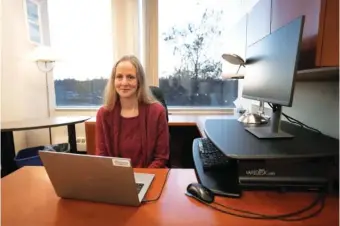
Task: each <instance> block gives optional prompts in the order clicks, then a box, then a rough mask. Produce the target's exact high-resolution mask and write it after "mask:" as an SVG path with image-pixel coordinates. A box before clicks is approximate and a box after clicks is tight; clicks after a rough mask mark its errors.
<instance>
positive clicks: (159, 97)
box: [149, 86, 171, 168]
mask: <svg viewBox="0 0 340 226" xmlns="http://www.w3.org/2000/svg"><path fill="white" fill-rule="evenodd" d="M149 88H150V91H151V93H152V95H153V96H154V97H155V98H156V99H157V100H158V101H159V102H160V103H161V104H162V105H163V107H164V108H165V111H166V120H167V122H169V116H168V106H167V105H166V102H165V99H164V95H163V92H162V90H161V89H160V88H159V87H157V86H149ZM169 132H170V131H169ZM170 140H171V137H170V135H169V145H170V144H171V142H170ZM170 159H171V148H170V153H169V161H168V164H167V167H168V168H171V162H170Z"/></svg>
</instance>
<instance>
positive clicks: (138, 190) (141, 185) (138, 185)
mask: <svg viewBox="0 0 340 226" xmlns="http://www.w3.org/2000/svg"><path fill="white" fill-rule="evenodd" d="M143 186H144V184H140V183H136V187H137V193H138V194H139V192H140V191H141V190H142V188H143Z"/></svg>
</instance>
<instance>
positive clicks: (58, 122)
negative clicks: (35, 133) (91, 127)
mask: <svg viewBox="0 0 340 226" xmlns="http://www.w3.org/2000/svg"><path fill="white" fill-rule="evenodd" d="M89 118H90V117H83V116H68V117H61V116H60V117H49V118H35V119H26V120H20V121H7V122H6V121H5V122H1V142H2V143H1V165H2V169H1V177H3V176H6V175H7V174H9V173H11V172H13V171H14V170H16V169H17V166H16V164H15V162H14V157H15V147H14V137H13V132H14V131H22V130H32V129H44V128H51V127H57V126H67V130H68V142H69V144H70V147H71V152H77V143H76V127H75V124H77V123H82V122H84V121H86V120H88V119H89Z"/></svg>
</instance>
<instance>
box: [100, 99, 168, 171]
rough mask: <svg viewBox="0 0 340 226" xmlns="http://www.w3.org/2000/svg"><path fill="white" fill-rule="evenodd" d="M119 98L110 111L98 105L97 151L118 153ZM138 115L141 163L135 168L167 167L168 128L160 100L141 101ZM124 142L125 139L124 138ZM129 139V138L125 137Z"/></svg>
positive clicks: (109, 154)
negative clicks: (145, 102)
mask: <svg viewBox="0 0 340 226" xmlns="http://www.w3.org/2000/svg"><path fill="white" fill-rule="evenodd" d="M120 111H121V106H120V102H119V101H117V102H116V105H115V107H114V109H113V110H112V111H109V110H107V109H105V108H104V107H101V108H100V109H99V110H98V112H97V118H96V155H102V156H113V157H118V142H116V141H117V140H118V137H119V136H118V134H119V128H120V120H119V118H120ZM139 116H140V117H139V119H140V122H141V123H140V125H141V131H145V133H142V151H143V153H142V158H143V161H141V162H142V165H140V166H136V167H137V168H147V167H148V168H161V167H166V163H167V161H168V159H169V128H168V122H167V120H166V111H165V109H164V107H163V106H162V105H161V104H159V103H153V104H140V105H139ZM123 142H124V141H123ZM125 142H128V141H125Z"/></svg>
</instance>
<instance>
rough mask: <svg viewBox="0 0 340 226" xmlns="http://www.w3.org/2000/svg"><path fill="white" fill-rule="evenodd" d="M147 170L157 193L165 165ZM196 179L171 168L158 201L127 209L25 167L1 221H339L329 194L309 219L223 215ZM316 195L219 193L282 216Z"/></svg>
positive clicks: (8, 190)
mask: <svg viewBox="0 0 340 226" xmlns="http://www.w3.org/2000/svg"><path fill="white" fill-rule="evenodd" d="M145 171H147V172H152V173H156V179H155V181H154V182H155V183H154V184H152V186H151V188H150V190H149V192H148V194H147V196H152V195H153V194H154V193H155V192H157V191H158V190H159V188H160V186H161V184H160V183H157V177H158V174H159V173H160V174H162V173H164V169H156V170H153V171H149V170H148V169H144V172H145ZM191 182H196V177H195V172H194V170H192V169H172V170H171V172H170V174H169V178H168V181H167V183H166V185H165V187H164V190H163V193H162V196H161V197H160V199H159V200H158V201H157V202H153V203H146V204H143V205H142V206H140V207H125V206H117V205H108V204H102V203H92V202H85V201H76V200H64V199H60V198H59V197H57V196H56V194H55V192H54V190H53V187H52V184H51V182H50V180H49V178H48V176H47V175H46V171H45V169H44V168H43V167H24V168H21V169H19V170H17V171H16V172H14V173H12V174H10V175H8V176H7V177H4V178H3V179H2V180H1V183H2V199H1V225H2V226H13V225H25V226H31V225H32V226H36V225H44V226H54V225H55V226H57V225H58V226H59V225H65V226H67V225H72V226H86V225H117V226H119V225H148V226H152V225H157V226H159V225H171V226H173V225H176V226H180V225H185V226H187V225H195V226H199V225H204V226H206V225H233V226H234V225H236V226H243V225H252V226H256V225H261V226H272V225H276V226H282V225H290V226H294V225H308V226H322V225H329V226H336V225H339V224H338V219H339V215H338V214H339V206H338V204H339V200H338V198H336V197H328V198H327V199H326V203H325V208H324V209H323V211H322V212H321V213H320V214H319V215H318V216H317V217H315V218H311V219H308V220H305V221H300V222H282V221H276V220H250V219H243V218H238V217H234V216H230V215H227V214H223V213H221V212H219V211H216V210H213V209H211V208H209V207H207V206H204V205H203V204H201V203H199V202H198V201H196V200H194V199H191V198H189V197H187V196H185V195H184V193H185V191H186V187H187V185H188V184H189V183H191ZM314 196H315V194H310V193H309V194H308V193H289V194H279V193H274V192H262V191H261V192H244V195H243V197H242V198H241V199H226V198H221V197H218V198H217V199H216V200H217V201H218V202H220V203H223V204H225V205H228V206H231V207H234V208H239V209H247V210H250V211H254V212H261V213H267V214H279V213H286V212H291V211H294V210H297V209H300V208H302V207H305V206H307V205H309V203H310V202H311V201H312V200H313V199H314Z"/></svg>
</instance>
